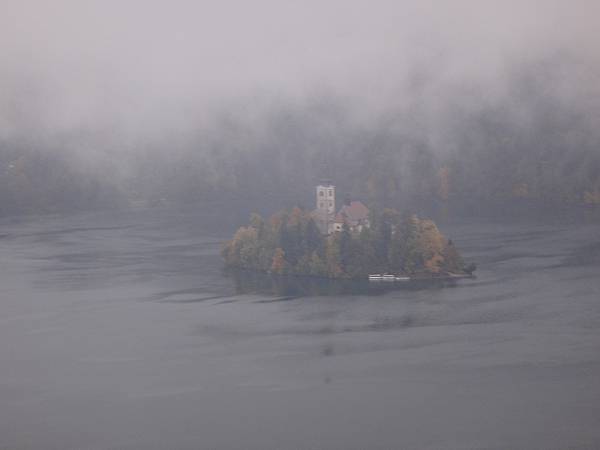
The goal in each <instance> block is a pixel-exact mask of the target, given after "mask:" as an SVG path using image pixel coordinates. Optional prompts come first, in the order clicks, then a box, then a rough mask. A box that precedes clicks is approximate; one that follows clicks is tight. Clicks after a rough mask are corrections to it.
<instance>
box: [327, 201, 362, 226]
mask: <svg viewBox="0 0 600 450" xmlns="http://www.w3.org/2000/svg"><path fill="white" fill-rule="evenodd" d="M368 218H369V208H367V207H366V206H365V205H363V204H362V202H359V201H354V202H350V204H349V205H344V206H342V208H341V209H340V212H338V213H337V214H336V216H335V221H336V222H338V223H344V220H347V221H348V222H349V223H350V224H355V223H358V222H361V221H364V220H367V219H368Z"/></svg>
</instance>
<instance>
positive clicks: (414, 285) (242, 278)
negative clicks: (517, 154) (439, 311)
mask: <svg viewBox="0 0 600 450" xmlns="http://www.w3.org/2000/svg"><path fill="white" fill-rule="evenodd" d="M225 273H226V274H227V275H228V276H229V277H231V278H232V279H233V282H234V286H235V291H236V293H237V294H261V295H270V296H276V297H278V298H277V299H276V300H264V301H265V302H268V301H286V300H292V299H294V298H297V297H308V296H311V297H314V296H337V295H381V294H384V293H386V292H389V291H393V290H422V289H441V288H444V287H450V286H455V285H456V280H432V279H428V280H411V281H409V282H385V281H380V282H369V281H367V280H339V279H337V280H334V279H329V278H317V277H299V276H282V275H271V274H266V273H262V272H255V271H249V270H227V271H226V272H225Z"/></svg>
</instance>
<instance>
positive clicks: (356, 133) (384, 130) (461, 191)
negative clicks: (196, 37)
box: [0, 55, 600, 214]
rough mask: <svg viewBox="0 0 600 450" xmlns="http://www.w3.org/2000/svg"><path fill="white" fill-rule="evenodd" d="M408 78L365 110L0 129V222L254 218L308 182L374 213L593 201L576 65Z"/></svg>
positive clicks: (591, 81) (590, 84)
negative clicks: (247, 213)
mask: <svg viewBox="0 0 600 450" xmlns="http://www.w3.org/2000/svg"><path fill="white" fill-rule="evenodd" d="M419 70H420V71H419ZM419 70H416V69H415V72H414V73H413V74H412V75H410V76H407V78H406V80H404V81H403V82H401V83H400V82H399V88H398V95H397V97H390V98H389V99H388V101H387V104H386V105H385V106H381V105H379V106H378V107H372V106H371V105H368V104H367V103H363V102H362V101H361V100H360V98H359V97H352V96H347V95H343V94H342V93H341V92H337V91H336V90H335V89H326V90H322V91H319V92H314V93H313V94H307V95H304V96H297V97H291V96H290V97H285V96H281V97H273V96H269V95H265V97H258V100H256V99H255V98H252V99H250V98H247V97H244V98H240V99H239V100H237V101H230V102H229V103H225V104H224V105H223V106H222V107H220V108H219V109H218V110H214V111H212V112H211V113H210V114H206V115H204V116H202V117H203V119H201V118H200V117H199V116H194V115H193V114H192V115H189V116H185V118H180V119H178V120H179V122H177V121H175V120H173V121H172V122H170V125H165V127H164V128H163V129H161V130H159V131H156V132H153V133H147V134H140V133H137V134H136V133H134V132H132V131H128V130H127V129H126V128H120V125H118V124H116V125H114V127H112V128H111V127H105V128H103V129H102V131H96V132H91V131H90V130H85V129H84V130H80V129H77V130H68V131H63V132H61V133H58V132H52V131H51V130H49V131H48V132H46V133H44V134H43V135H39V134H37V135H35V136H32V137H27V138H24V136H23V135H21V134H20V133H19V131H18V130H19V128H18V127H17V126H15V127H13V131H11V132H6V133H4V134H1V133H0V188H1V189H0V213H3V214H8V213H13V212H28V211H52V210H64V209H86V208H96V207H98V206H102V207H106V206H116V205H120V206H122V205H124V204H129V203H130V202H131V201H134V202H136V203H143V204H147V205H154V204H157V203H160V204H164V203H186V202H195V201H205V200H207V199H211V200H219V199H220V200H221V201H222V202H224V203H225V202H228V201H231V200H232V199H235V198H239V199H243V201H244V202H246V203H247V205H248V207H249V208H251V209H259V208H260V207H262V209H263V210H265V209H268V205H269V204H270V203H269V200H268V198H269V195H275V194H276V195H279V196H281V197H283V198H287V199H289V200H290V201H288V203H290V202H297V201H299V200H302V199H303V198H310V197H309V196H310V194H311V193H312V187H313V186H314V184H315V182H316V181H318V180H319V179H321V178H329V179H332V180H334V182H335V183H336V184H337V185H338V186H339V187H340V189H341V190H342V191H344V192H349V193H352V195H353V196H354V197H356V198H363V199H365V200H366V201H368V202H369V204H371V205H376V206H380V207H383V206H393V207H402V208H406V207H410V208H413V209H414V210H418V208H419V206H420V205H424V204H439V203H450V204H452V205H454V206H455V207H456V208H455V209H459V207H460V206H461V205H469V204H475V205H486V206H488V207H495V206H497V205H501V204H507V203H509V204H510V203H518V202H528V203H532V204H539V205H543V206H544V207H548V208H555V207H556V206H560V205H586V206H596V205H600V129H599V128H598V127H597V123H598V120H599V119H600V95H598V94H599V92H598V91H599V90H600V87H599V86H600V83H598V82H597V80H598V78H597V74H595V72H594V71H593V70H591V69H589V68H588V67H586V65H585V63H584V62H582V61H579V60H575V59H573V58H570V57H568V56H565V55H561V56H560V57H554V58H545V59H541V60H537V61H534V62H528V63H521V64H519V65H517V66H511V67H510V69H509V70H507V72H506V74H505V77H504V78H505V79H504V82H503V83H502V84H501V85H499V86H495V87H494V88H493V89H492V88H491V87H490V86H487V85H485V84H484V83H479V84H477V83H471V84H468V83H461V82H458V81H457V82H453V83H449V82H447V81H442V80H440V79H438V78H436V74H435V73H432V72H430V71H428V70H427V69H426V68H425V69H419ZM195 117H196V118H195ZM13 120H14V121H18V117H16V118H15V117H10V116H7V117H4V121H5V122H6V123H12V122H11V121H13ZM265 205H266V206H267V207H265ZM271 211H272V209H271Z"/></svg>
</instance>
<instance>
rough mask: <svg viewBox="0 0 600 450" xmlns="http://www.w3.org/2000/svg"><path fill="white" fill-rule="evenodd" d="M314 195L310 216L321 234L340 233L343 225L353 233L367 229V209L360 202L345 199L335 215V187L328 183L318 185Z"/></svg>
mask: <svg viewBox="0 0 600 450" xmlns="http://www.w3.org/2000/svg"><path fill="white" fill-rule="evenodd" d="M316 194H317V199H316V208H315V210H314V211H313V212H312V215H313V219H314V220H315V223H316V224H317V227H318V228H319V230H320V231H321V233H323V234H331V233H335V232H337V231H342V227H343V226H344V223H347V224H348V227H350V230H351V231H355V232H360V231H361V230H362V229H363V228H364V227H369V225H370V223H369V208H367V207H366V206H365V205H364V204H363V203H362V202H360V201H353V200H350V199H347V200H345V201H344V204H343V205H342V207H341V208H340V210H339V211H338V212H337V213H336V207H335V186H334V185H333V184H331V183H330V182H323V183H321V184H319V185H318V186H317V188H316Z"/></svg>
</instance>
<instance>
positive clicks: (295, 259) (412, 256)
mask: <svg viewBox="0 0 600 450" xmlns="http://www.w3.org/2000/svg"><path fill="white" fill-rule="evenodd" d="M371 222H372V225H371V227H370V228H362V229H361V230H360V231H351V229H350V228H349V227H348V225H347V224H345V225H344V227H343V229H342V231H340V232H336V233H332V234H330V235H328V236H324V235H322V234H321V233H320V232H319V230H318V228H317V226H316V224H315V222H314V221H313V219H312V217H311V215H310V213H308V212H307V211H304V210H302V209H300V208H297V207H296V208H294V209H292V210H291V211H281V212H278V213H276V214H274V215H273V216H272V217H271V218H269V219H268V220H264V219H263V218H262V217H260V216H259V215H257V214H253V215H252V217H251V220H250V224H249V225H248V226H246V227H241V228H240V229H238V230H237V232H236V233H235V235H234V237H233V238H232V239H231V240H230V241H228V242H227V243H226V244H225V245H224V247H223V250H222V255H223V258H224V260H225V263H226V265H227V266H229V267H236V268H243V269H252V270H260V271H264V272H270V273H275V274H294V275H312V276H320V277H330V278H363V277H366V276H367V275H368V274H372V273H393V274H407V275H415V274H419V275H425V274H427V275H432V276H435V275H443V274H448V273H459V274H460V273H465V272H466V271H472V270H474V267H465V264H464V262H463V260H462V258H461V256H460V254H459V252H458V250H457V249H456V248H455V246H454V245H453V243H452V241H449V240H447V239H446V238H445V237H444V236H443V235H442V234H441V233H440V231H439V230H438V228H437V227H436V225H435V224H434V223H433V222H432V221H431V220H424V219H419V218H418V217H417V216H415V215H409V216H405V217H403V216H401V215H400V214H399V213H398V212H397V211H395V210H393V209H385V210H382V211H381V212H379V213H375V214H372V215H371Z"/></svg>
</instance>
